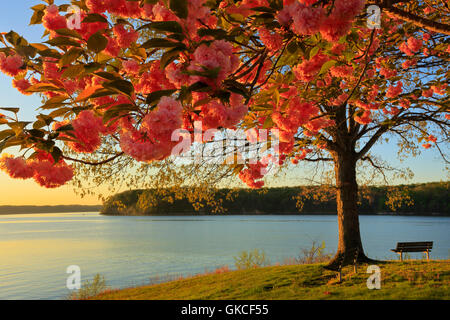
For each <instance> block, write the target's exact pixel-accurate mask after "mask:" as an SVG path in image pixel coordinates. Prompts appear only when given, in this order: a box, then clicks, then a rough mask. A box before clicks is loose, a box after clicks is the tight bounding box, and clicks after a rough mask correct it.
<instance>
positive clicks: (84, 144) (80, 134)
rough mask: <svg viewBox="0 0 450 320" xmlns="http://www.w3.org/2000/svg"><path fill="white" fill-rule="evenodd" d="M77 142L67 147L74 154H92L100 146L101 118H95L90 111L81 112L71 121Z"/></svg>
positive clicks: (70, 143)
mask: <svg viewBox="0 0 450 320" xmlns="http://www.w3.org/2000/svg"><path fill="white" fill-rule="evenodd" d="M72 126H73V129H74V132H73V133H74V134H75V136H76V138H77V140H78V141H77V142H69V143H68V145H69V146H70V147H71V148H72V149H73V150H74V151H76V152H85V153H92V152H94V151H95V150H97V149H98V147H99V146H100V144H101V139H100V136H101V132H102V131H103V130H104V126H103V122H102V118H101V117H97V116H95V114H94V112H93V111H91V110H85V111H81V112H80V113H79V114H78V116H77V117H76V118H75V119H74V120H73V121H72Z"/></svg>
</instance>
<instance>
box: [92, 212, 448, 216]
mask: <svg viewBox="0 0 450 320" xmlns="http://www.w3.org/2000/svg"><path fill="white" fill-rule="evenodd" d="M100 214H101V215H104V216H117V217H183V216H199V217H206V216H303V215H308V216H336V215H337V213H333V212H325V213H317V212H295V213H292V212H291V213H286V212H283V213H251V212H245V213H242V212H239V213H229V212H226V213H183V212H179V213H166V214H115V213H105V212H100ZM359 216H405V217H449V215H447V214H445V213H437V212H433V213H428V214H426V213H423V214H416V213H405V212H382V213H360V214H359Z"/></svg>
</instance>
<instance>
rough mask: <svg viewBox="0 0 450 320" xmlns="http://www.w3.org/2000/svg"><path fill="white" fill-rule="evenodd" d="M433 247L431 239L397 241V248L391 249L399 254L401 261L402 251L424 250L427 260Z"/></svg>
mask: <svg viewBox="0 0 450 320" xmlns="http://www.w3.org/2000/svg"><path fill="white" fill-rule="evenodd" d="M432 248H433V241H424V242H397V248H395V249H391V251H393V252H395V253H398V254H399V255H400V261H403V252H425V253H426V254H427V260H430V251H431V249H432Z"/></svg>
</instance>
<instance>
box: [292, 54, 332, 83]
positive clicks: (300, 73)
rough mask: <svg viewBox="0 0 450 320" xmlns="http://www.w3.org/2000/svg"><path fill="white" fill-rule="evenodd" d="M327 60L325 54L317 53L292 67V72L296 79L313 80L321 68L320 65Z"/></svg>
mask: <svg viewBox="0 0 450 320" xmlns="http://www.w3.org/2000/svg"><path fill="white" fill-rule="evenodd" d="M328 60H329V57H328V56H327V55H324V54H322V53H317V54H316V55H315V56H314V57H312V58H311V60H305V61H303V62H302V63H301V64H299V65H297V66H295V67H294V68H293V70H292V71H293V72H294V74H295V76H296V77H297V79H298V80H301V81H304V82H309V81H311V80H313V79H314V78H315V77H316V75H317V73H318V72H319V71H320V68H322V65H323V64H324V63H325V62H327V61H328Z"/></svg>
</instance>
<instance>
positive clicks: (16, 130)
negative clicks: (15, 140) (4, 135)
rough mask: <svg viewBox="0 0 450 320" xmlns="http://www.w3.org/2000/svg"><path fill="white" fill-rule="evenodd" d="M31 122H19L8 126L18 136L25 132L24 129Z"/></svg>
mask: <svg viewBox="0 0 450 320" xmlns="http://www.w3.org/2000/svg"><path fill="white" fill-rule="evenodd" d="M30 123H31V122H25V121H18V122H9V123H7V125H8V126H9V127H10V128H11V129H12V130H13V131H14V133H15V134H16V136H18V135H20V134H21V133H22V132H23V129H25V127H26V126H27V125H29V124H30Z"/></svg>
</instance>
